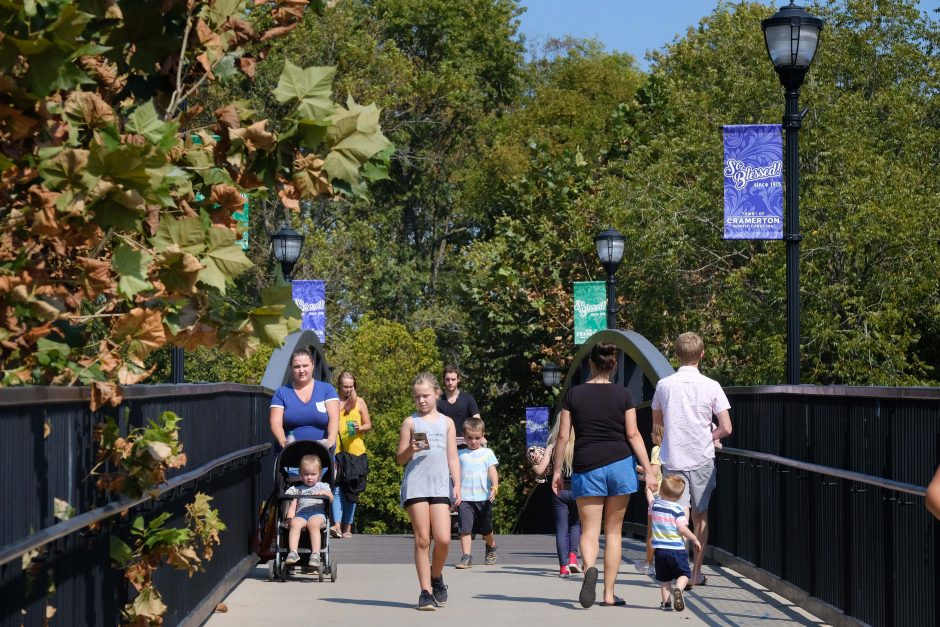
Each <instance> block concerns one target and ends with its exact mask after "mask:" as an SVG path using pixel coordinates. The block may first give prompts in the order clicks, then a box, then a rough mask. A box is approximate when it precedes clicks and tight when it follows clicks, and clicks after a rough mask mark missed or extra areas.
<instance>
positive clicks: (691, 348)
mask: <svg viewBox="0 0 940 627" xmlns="http://www.w3.org/2000/svg"><path fill="white" fill-rule="evenodd" d="M704 350H705V343H704V342H702V338H700V337H699V336H698V334H696V333H693V332H692V331H686V332H685V333H683V334H682V335H680V336H679V337H678V338H677V339H676V357H678V358H679V363H680V364H689V363H695V362H697V361H698V360H699V358H700V357H701V356H702V352H703V351H704Z"/></svg>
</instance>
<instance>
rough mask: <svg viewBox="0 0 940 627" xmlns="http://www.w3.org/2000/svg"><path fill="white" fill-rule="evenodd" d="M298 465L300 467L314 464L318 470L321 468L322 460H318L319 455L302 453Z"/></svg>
mask: <svg viewBox="0 0 940 627" xmlns="http://www.w3.org/2000/svg"><path fill="white" fill-rule="evenodd" d="M298 466H299V467H300V468H301V469H303V468H305V467H306V468H309V467H311V466H315V467H316V469H317V470H318V471H320V470H323V462H322V461H320V457H319V456H317V455H304V456H303V457H301V458H300V464H298Z"/></svg>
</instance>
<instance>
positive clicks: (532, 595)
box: [205, 535, 823, 627]
mask: <svg viewBox="0 0 940 627" xmlns="http://www.w3.org/2000/svg"><path fill="white" fill-rule="evenodd" d="M330 546H331V550H332V553H333V557H334V560H336V562H337V563H338V568H337V575H338V580H337V581H336V583H330V582H329V580H327V581H325V582H324V583H319V582H318V581H317V580H316V577H315V576H310V575H297V576H296V577H295V578H294V579H291V580H289V581H287V582H286V583H278V582H268V581H267V572H268V570H267V566H264V565H259V566H258V567H256V568H255V569H253V570H252V571H251V572H250V573H249V575H248V576H247V577H246V578H245V579H244V580H242V582H241V583H240V584H239V585H238V587H237V588H235V589H234V590H233V591H232V592H231V594H229V596H228V597H227V598H226V599H225V601H224V603H225V605H226V606H227V607H228V612H226V613H215V614H213V615H212V616H211V617H210V618H209V620H208V621H206V623H205V624H206V625H208V626H209V627H226V626H230V625H270V626H272V627H275V626H276V627H288V626H292V625H346V626H349V625H366V626H369V627H373V626H374V627H379V626H385V625H391V626H396V625H402V626H404V625H409V626H411V625H423V624H428V625H430V624H439V625H444V624H446V625H447V626H448V627H463V626H467V627H494V626H501V625H525V626H527V627H536V626H537V627H553V626H556V625H557V626H559V627H576V626H578V625H590V626H591V627H599V626H603V625H612V624H642V625H682V626H683V627H685V626H691V625H712V626H715V625H770V624H773V625H775V626H776V625H822V624H823V623H822V621H820V620H818V619H817V618H815V617H813V616H811V615H810V614H808V613H806V612H804V611H803V610H802V609H800V608H798V607H795V606H794V605H792V604H791V603H790V602H788V601H786V600H785V599H783V598H782V597H779V596H777V595H776V594H774V593H772V592H770V591H768V590H766V589H765V588H763V587H761V586H760V585H758V584H756V583H755V582H753V581H751V580H749V579H746V578H744V577H743V576H741V575H739V574H738V573H736V572H734V571H732V570H728V569H726V568H722V567H720V566H717V565H713V566H708V565H706V568H705V574H706V575H707V577H708V585H707V586H697V587H696V588H695V589H694V590H691V591H689V592H687V593H686V595H685V599H686V610H685V611H684V612H663V611H660V610H659V607H658V606H659V601H660V597H659V588H658V585H657V584H656V583H655V582H654V581H653V580H652V579H650V578H649V577H646V576H644V575H640V574H639V573H637V571H636V570H635V569H634V568H633V560H634V559H637V558H639V557H641V555H642V554H643V551H644V547H643V545H641V544H640V543H639V542H635V541H633V540H624V542H623V546H624V551H623V560H624V561H623V564H622V565H621V568H620V573H619V575H618V577H617V588H616V593H617V595H619V596H621V597H623V598H624V599H625V600H626V606H625V607H601V606H598V605H595V606H594V607H592V608H590V609H588V610H585V609H583V608H582V607H581V606H580V605H579V604H578V601H577V597H578V592H579V590H580V586H581V575H576V576H574V577H571V578H570V579H561V578H559V577H558V566H557V563H556V559H555V551H554V548H555V541H554V537H553V536H547V535H545V536H542V535H532V536H498V537H497V546H498V547H499V562H498V563H497V564H496V565H495V566H483V565H482V561H483V543H482V541H481V540H479V539H477V540H476V541H475V542H474V566H473V568H471V569H468V570H456V569H454V567H453V565H454V564H455V563H456V560H457V559H458V558H459V552H460V549H459V544H458V542H457V541H456V540H454V541H452V543H451V547H450V556H449V559H448V566H447V568H446V569H445V571H444V581H445V583H446V584H447V585H448V586H449V590H448V592H449V595H450V600H449V602H448V603H447V605H446V606H445V607H441V608H439V609H438V610H437V611H435V612H418V611H415V609H414V606H415V603H416V601H417V598H418V583H417V577H416V575H415V571H414V565H413V563H412V546H413V543H412V540H411V537H410V536H354V537H353V538H351V539H346V540H334V541H333V543H332V544H331V545H330ZM602 577H603V575H602ZM601 590H602V588H601V583H600V581H598V586H597V591H598V599H600V598H602V597H601ZM442 621H444V622H442Z"/></svg>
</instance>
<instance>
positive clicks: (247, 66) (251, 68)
mask: <svg viewBox="0 0 940 627" xmlns="http://www.w3.org/2000/svg"><path fill="white" fill-rule="evenodd" d="M257 67H258V62H257V61H256V60H255V59H253V58H252V57H241V58H240V59H239V60H238V69H240V70H241V71H242V74H244V75H245V76H247V77H248V78H254V77H255V70H256V69H257Z"/></svg>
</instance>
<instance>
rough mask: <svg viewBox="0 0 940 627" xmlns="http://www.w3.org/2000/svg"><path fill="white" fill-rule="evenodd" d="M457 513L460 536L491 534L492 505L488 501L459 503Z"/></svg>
mask: <svg viewBox="0 0 940 627" xmlns="http://www.w3.org/2000/svg"><path fill="white" fill-rule="evenodd" d="M457 511H458V516H459V525H460V527H459V528H460V535H462V536H466V535H470V534H471V533H479V534H480V535H484V536H485V535H488V534H491V533H493V503H491V502H490V501H461V502H460V505H459V507H458V510H457Z"/></svg>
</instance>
